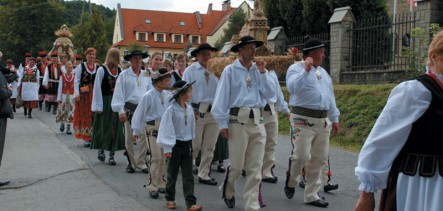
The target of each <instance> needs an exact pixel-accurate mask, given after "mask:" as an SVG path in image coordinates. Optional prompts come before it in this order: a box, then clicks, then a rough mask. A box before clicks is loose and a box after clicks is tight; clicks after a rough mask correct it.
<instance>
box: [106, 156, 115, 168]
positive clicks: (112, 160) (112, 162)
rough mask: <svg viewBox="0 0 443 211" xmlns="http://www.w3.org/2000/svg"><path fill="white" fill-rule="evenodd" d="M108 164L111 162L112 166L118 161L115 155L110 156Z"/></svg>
mask: <svg viewBox="0 0 443 211" xmlns="http://www.w3.org/2000/svg"><path fill="white" fill-rule="evenodd" d="M108 164H109V165H110V166H115V165H116V164H117V163H116V162H115V160H114V158H113V157H110V158H109V159H108Z"/></svg>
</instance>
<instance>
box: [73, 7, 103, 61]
mask: <svg viewBox="0 0 443 211" xmlns="http://www.w3.org/2000/svg"><path fill="white" fill-rule="evenodd" d="M72 31H73V34H74V38H73V42H74V45H76V46H77V49H78V50H77V51H80V52H83V51H84V50H85V49H87V48H89V47H94V48H95V49H96V50H97V58H98V59H99V60H100V61H104V59H105V57H106V52H107V50H108V47H109V45H110V40H107V38H106V34H107V33H106V29H105V24H104V22H103V18H102V16H101V14H100V11H98V10H97V9H93V12H92V15H91V16H89V19H88V21H86V22H85V23H83V24H78V25H76V26H74V27H73V30H72Z"/></svg>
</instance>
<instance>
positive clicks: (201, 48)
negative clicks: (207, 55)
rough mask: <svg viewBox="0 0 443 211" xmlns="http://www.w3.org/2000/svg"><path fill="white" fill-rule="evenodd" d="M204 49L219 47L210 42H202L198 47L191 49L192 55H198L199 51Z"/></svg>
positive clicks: (215, 49) (214, 49) (211, 49)
mask: <svg viewBox="0 0 443 211" xmlns="http://www.w3.org/2000/svg"><path fill="white" fill-rule="evenodd" d="M202 50H210V51H218V49H217V48H214V47H212V46H211V45H209V44H208V43H202V44H200V45H199V46H198V48H196V49H195V50H193V51H191V56H193V57H197V53H198V52H200V51H202Z"/></svg>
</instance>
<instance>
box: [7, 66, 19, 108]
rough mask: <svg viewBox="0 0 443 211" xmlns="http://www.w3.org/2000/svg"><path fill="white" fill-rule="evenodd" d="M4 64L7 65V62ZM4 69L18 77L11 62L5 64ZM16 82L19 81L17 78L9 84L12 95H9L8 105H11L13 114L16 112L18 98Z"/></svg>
mask: <svg viewBox="0 0 443 211" xmlns="http://www.w3.org/2000/svg"><path fill="white" fill-rule="evenodd" d="M6 62H7V63H8V61H6ZM6 68H8V69H9V70H11V72H13V74H17V76H18V73H17V69H15V67H14V65H13V64H12V61H11V64H7V66H6ZM18 81H19V78H17V79H16V80H14V81H13V82H11V85H12V95H11V98H9V103H11V106H12V111H13V112H16V108H15V103H16V100H17V96H18Z"/></svg>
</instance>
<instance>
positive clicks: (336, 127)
mask: <svg viewBox="0 0 443 211" xmlns="http://www.w3.org/2000/svg"><path fill="white" fill-rule="evenodd" d="M339 129H340V126H339V125H338V122H333V123H332V135H333V136H336V135H337V133H338V130H339Z"/></svg>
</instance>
